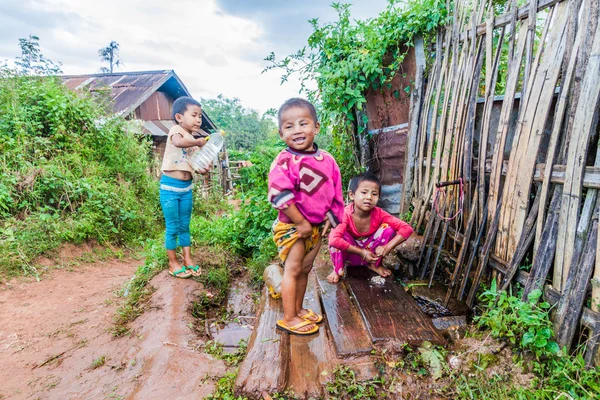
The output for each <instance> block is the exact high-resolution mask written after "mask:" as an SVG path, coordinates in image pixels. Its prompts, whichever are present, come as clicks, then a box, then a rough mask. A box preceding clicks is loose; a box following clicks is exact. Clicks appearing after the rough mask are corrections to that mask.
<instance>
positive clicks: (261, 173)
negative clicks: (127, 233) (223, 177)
mask: <svg viewBox="0 0 600 400" xmlns="http://www.w3.org/2000/svg"><path fill="white" fill-rule="evenodd" d="M279 151H281V147H275V146H263V147H258V148H257V149H256V150H255V151H254V152H251V153H246V154H245V157H246V159H249V160H250V161H251V162H252V164H253V165H252V166H251V167H247V168H243V169H241V170H240V173H241V179H240V180H239V181H238V182H237V192H238V197H239V199H240V200H241V204H240V206H239V209H234V208H233V207H232V206H229V205H226V204H225V203H221V205H220V206H221V207H220V208H221V209H220V210H212V211H211V212H210V213H201V214H200V215H198V213H196V212H195V213H194V214H195V215H194V216H193V217H192V222H191V226H190V230H191V233H192V237H193V238H194V241H195V242H196V243H197V244H203V245H204V244H213V245H223V246H226V247H227V248H229V249H231V250H232V251H234V252H235V253H236V254H237V255H239V256H242V257H244V258H247V259H248V267H249V270H250V273H251V278H252V279H253V281H255V282H259V281H260V280H261V279H262V273H263V270H264V268H265V267H266V266H267V265H268V264H269V262H270V261H271V260H272V259H273V258H274V257H275V256H276V255H277V249H276V247H275V244H274V243H273V240H272V238H271V226H272V225H273V221H275V219H276V218H277V211H276V210H275V209H274V208H273V207H272V206H271V204H270V203H269V202H268V201H267V191H268V189H267V181H268V173H269V168H270V165H271V162H272V161H273V159H275V157H276V156H277V154H278V153H279ZM240 157H241V156H240Z"/></svg>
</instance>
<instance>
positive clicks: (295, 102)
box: [277, 97, 319, 127]
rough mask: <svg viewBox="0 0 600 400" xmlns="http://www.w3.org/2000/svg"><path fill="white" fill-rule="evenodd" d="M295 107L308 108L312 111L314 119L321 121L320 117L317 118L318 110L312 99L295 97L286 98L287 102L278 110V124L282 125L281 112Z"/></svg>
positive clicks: (311, 115)
mask: <svg viewBox="0 0 600 400" xmlns="http://www.w3.org/2000/svg"><path fill="white" fill-rule="evenodd" d="M294 107H301V108H306V109H307V110H308V112H310V117H311V118H312V119H313V121H314V122H315V124H316V123H317V122H319V119H318V118H317V110H316V109H315V106H313V105H312V103H311V102H310V101H308V100H304V99H301V98H299V97H293V98H291V99H288V100H286V102H285V103H283V105H282V106H281V107H279V111H278V112H277V124H278V125H279V127H281V114H283V112H284V111H286V110H288V109H290V108H294Z"/></svg>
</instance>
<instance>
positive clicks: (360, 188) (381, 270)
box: [327, 172, 413, 283]
mask: <svg viewBox="0 0 600 400" xmlns="http://www.w3.org/2000/svg"><path fill="white" fill-rule="evenodd" d="M380 193H381V182H380V181H379V179H377V177H376V176H375V175H373V174H371V173H368V172H364V173H362V174H359V175H357V176H355V177H354V178H352V179H351V180H350V190H349V195H350V199H351V200H352V203H350V204H349V205H347V206H346V208H345V209H344V216H343V217H342V222H341V223H340V224H339V225H338V226H337V227H336V228H335V229H333V230H332V231H331V233H330V234H329V252H330V253H331V260H332V261H333V271H332V272H331V274H329V276H328V277H327V280H328V281H329V282H331V283H336V282H338V281H339V280H340V277H342V276H344V274H345V268H346V266H347V265H354V266H367V267H368V268H369V269H371V270H373V271H375V272H377V273H378V274H379V275H381V276H383V277H386V276H389V275H390V274H391V273H392V271H390V270H389V269H387V268H385V267H383V266H381V262H382V261H383V258H384V257H385V256H387V255H388V254H389V253H390V251H392V250H393V249H394V248H396V246H398V245H399V244H400V243H402V242H403V241H405V240H406V239H408V238H409V237H410V235H412V233H413V229H412V227H411V226H410V225H409V224H407V223H406V222H404V221H402V220H400V219H398V218H396V217H394V216H392V215H390V214H388V213H387V212H385V211H383V210H382V209H381V208H379V207H376V206H377V201H379V195H380Z"/></svg>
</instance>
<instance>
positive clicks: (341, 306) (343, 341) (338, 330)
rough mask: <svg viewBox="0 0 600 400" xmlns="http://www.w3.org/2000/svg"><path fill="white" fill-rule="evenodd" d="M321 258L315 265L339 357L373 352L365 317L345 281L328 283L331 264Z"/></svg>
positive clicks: (324, 306)
mask: <svg viewBox="0 0 600 400" xmlns="http://www.w3.org/2000/svg"><path fill="white" fill-rule="evenodd" d="M321 257H322V256H321V255H319V257H317V262H316V265H315V275H316V277H317V281H318V284H319V289H320V291H321V301H322V302H323V308H324V312H325V316H326V317H327V324H328V325H329V329H330V330H331V332H332V335H331V336H332V338H331V339H332V340H333V343H334V345H335V349H336V351H337V354H338V356H340V357H346V356H352V355H356V354H369V353H371V350H373V346H371V338H370V337H369V335H368V334H367V331H366V328H365V324H364V322H363V320H362V317H361V315H360V313H359V312H358V310H357V309H356V307H355V306H354V304H353V303H352V299H351V298H350V294H349V293H348V288H347V286H346V284H345V282H344V281H342V282H340V283H338V284H331V283H329V282H327V275H329V273H330V272H331V265H330V264H329V263H326V262H325V261H323V259H322V258H321ZM334 332H335V334H333V333H334Z"/></svg>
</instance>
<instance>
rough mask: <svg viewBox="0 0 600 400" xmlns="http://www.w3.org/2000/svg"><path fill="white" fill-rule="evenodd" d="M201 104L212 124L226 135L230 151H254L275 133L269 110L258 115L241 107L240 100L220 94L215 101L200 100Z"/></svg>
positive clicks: (254, 111) (275, 127)
mask: <svg viewBox="0 0 600 400" xmlns="http://www.w3.org/2000/svg"><path fill="white" fill-rule="evenodd" d="M201 103H202V109H203V110H204V111H206V113H207V114H208V115H209V116H210V118H211V119H212V120H213V122H214V123H215V124H216V125H217V126H218V127H220V128H222V129H224V130H225V132H226V133H227V148H228V149H230V150H254V148H255V147H256V146H258V145H260V144H264V143H265V142H266V141H267V140H268V139H269V137H272V136H275V135H276V133H277V125H276V123H275V121H274V119H273V118H272V114H273V112H272V111H271V110H269V111H267V112H266V113H264V114H263V115H260V114H259V113H258V111H256V110H252V109H250V108H245V107H244V106H242V103H241V102H240V99H238V98H232V99H230V98H227V97H225V96H223V95H221V94H220V95H219V96H217V98H216V99H202V102H201Z"/></svg>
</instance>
